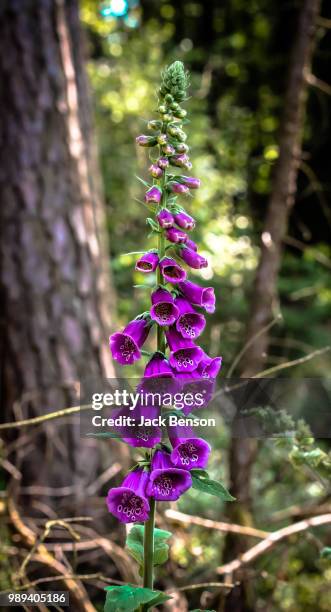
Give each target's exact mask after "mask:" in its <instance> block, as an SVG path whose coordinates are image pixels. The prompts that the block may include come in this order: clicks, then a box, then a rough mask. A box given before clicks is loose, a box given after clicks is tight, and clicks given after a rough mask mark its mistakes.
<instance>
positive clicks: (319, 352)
mask: <svg viewBox="0 0 331 612" xmlns="http://www.w3.org/2000/svg"><path fill="white" fill-rule="evenodd" d="M330 349H331V346H325V347H324V348H321V349H318V350H317V351H313V352H312V353H309V355H305V356H304V357H299V359H293V360H292V361H286V362H285V363H281V364H279V365H277V366H274V367H272V368H268V369H267V370H263V371H262V372H258V374H255V376H252V378H263V377H264V376H269V374H274V373H275V372H279V371H280V370H285V369H287V368H293V366H296V365H300V364H301V363H305V362H306V361H310V360H311V359H314V358H315V357H319V356H320V355H324V353H327V352H328V351H329V350H330Z"/></svg>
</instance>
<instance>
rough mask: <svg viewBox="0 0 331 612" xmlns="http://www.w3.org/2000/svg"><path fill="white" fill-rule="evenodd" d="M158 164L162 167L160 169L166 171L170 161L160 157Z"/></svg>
mask: <svg viewBox="0 0 331 612" xmlns="http://www.w3.org/2000/svg"><path fill="white" fill-rule="evenodd" d="M157 163H158V166H160V168H162V170H165V169H166V168H168V166H169V160H168V158H167V157H160V158H159V159H158V161H157Z"/></svg>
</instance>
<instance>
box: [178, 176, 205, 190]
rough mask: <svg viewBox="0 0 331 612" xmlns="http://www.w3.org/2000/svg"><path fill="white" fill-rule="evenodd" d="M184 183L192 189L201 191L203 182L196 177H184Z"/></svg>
mask: <svg viewBox="0 0 331 612" xmlns="http://www.w3.org/2000/svg"><path fill="white" fill-rule="evenodd" d="M182 181H183V183H184V185H187V187H189V188H190V189H199V187H200V185H201V181H200V179H198V178H195V177H194V176H182Z"/></svg>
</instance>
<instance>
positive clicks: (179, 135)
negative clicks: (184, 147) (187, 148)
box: [176, 130, 187, 142]
mask: <svg viewBox="0 0 331 612" xmlns="http://www.w3.org/2000/svg"><path fill="white" fill-rule="evenodd" d="M176 137H177V138H178V140H180V141H181V142H185V140H186V138H187V136H186V134H185V132H183V130H178V132H177V136H176Z"/></svg>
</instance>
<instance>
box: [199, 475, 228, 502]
mask: <svg viewBox="0 0 331 612" xmlns="http://www.w3.org/2000/svg"><path fill="white" fill-rule="evenodd" d="M191 476H192V484H193V488H194V489H198V491H203V492H204V493H208V494H209V495H215V497H219V498H220V499H222V500H223V501H234V500H235V497H232V495H231V494H230V493H229V491H228V490H227V489H226V488H225V487H224V486H223V485H222V484H221V483H220V482H217V480H211V479H210V478H209V477H208V476H206V475H205V474H202V473H201V471H200V470H191Z"/></svg>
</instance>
